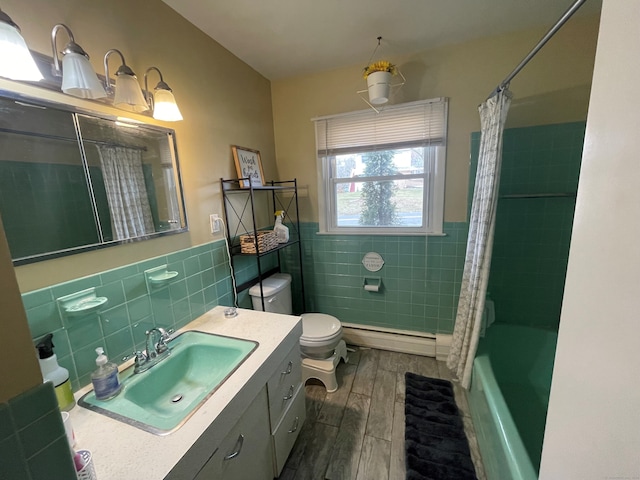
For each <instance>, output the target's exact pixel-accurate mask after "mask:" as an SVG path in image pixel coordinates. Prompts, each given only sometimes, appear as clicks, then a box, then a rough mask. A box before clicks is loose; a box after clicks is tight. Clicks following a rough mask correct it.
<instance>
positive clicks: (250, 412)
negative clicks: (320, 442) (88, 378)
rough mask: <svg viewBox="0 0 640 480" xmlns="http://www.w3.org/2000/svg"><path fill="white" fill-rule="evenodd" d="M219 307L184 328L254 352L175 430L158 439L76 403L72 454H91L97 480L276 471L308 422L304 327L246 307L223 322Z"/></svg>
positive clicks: (232, 475)
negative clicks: (251, 346) (241, 343)
mask: <svg viewBox="0 0 640 480" xmlns="http://www.w3.org/2000/svg"><path fill="white" fill-rule="evenodd" d="M224 310H225V307H215V308H214V309H212V310H210V311H209V312H207V313H205V314H204V315H203V316H201V317H199V318H198V319H196V320H194V321H193V322H191V323H189V324H188V325H187V326H186V327H185V328H183V329H181V331H188V330H198V331H201V332H207V333H214V334H218V335H225V336H230V337H236V338H242V339H247V340H252V341H255V342H257V343H258V347H257V348H256V349H255V350H254V351H253V352H252V353H251V354H250V355H249V356H248V357H247V359H246V360H245V361H244V362H243V363H242V364H241V365H240V366H239V367H238V368H237V370H235V372H234V373H233V374H232V375H231V376H230V377H229V378H228V379H227V380H226V381H225V382H224V383H222V384H221V385H220V386H219V387H218V389H217V390H216V391H215V393H214V394H213V395H212V396H211V397H210V398H208V399H207V400H206V402H205V403H204V404H202V405H201V406H200V407H199V408H198V409H197V410H196V411H195V412H194V413H193V415H192V416H191V417H190V418H189V419H188V420H187V421H186V422H185V423H184V424H183V425H182V426H181V427H180V428H179V429H178V430H176V431H174V432H172V433H169V434H167V435H156V434H153V433H149V432H146V431H143V430H141V429H139V428H137V427H135V426H132V425H129V424H126V423H123V422H121V421H118V420H115V419H112V418H109V417H108V416H105V415H102V414H100V413H97V412H94V411H91V410H88V409H85V408H82V407H80V406H76V407H74V408H73V409H72V410H71V412H70V414H71V421H72V425H73V428H74V431H75V435H76V442H77V443H76V446H75V450H81V449H84V450H89V451H91V453H92V455H93V462H94V466H95V469H96V475H97V477H98V479H100V480H110V479H113V480H115V479H118V480H120V479H122V478H138V477H141V478H142V477H144V478H147V479H162V478H168V479H180V480H184V479H197V480H205V479H226V478H228V479H234V480H235V479H242V478H247V479H249V478H251V479H262V478H264V479H271V478H273V477H277V476H278V475H279V474H280V472H281V471H282V468H283V466H284V463H285V462H286V459H287V457H288V456H289V453H290V452H291V449H292V447H293V444H294V442H295V440H296V438H297V436H298V434H299V432H300V429H301V428H302V424H303V422H304V420H305V395H304V388H303V385H302V381H301V372H300V368H301V362H300V351H299V339H300V335H301V334H302V322H301V320H300V317H296V316H291V315H280V314H274V313H268V312H257V311H254V310H244V309H238V316H236V317H234V318H225V316H224ZM130 362H131V361H130ZM130 362H129V363H127V364H125V365H123V366H122V367H123V368H126V367H128V366H129V365H130ZM154 368H155V367H154ZM141 375H144V373H143V374H141ZM89 389H90V386H88V387H86V388H85V389H82V390H81V391H79V392H77V393H76V397H77V398H79V397H81V396H82V395H83V394H85V393H86V392H87V391H88V390H89Z"/></svg>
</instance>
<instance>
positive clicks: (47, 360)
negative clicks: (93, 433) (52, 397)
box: [36, 333, 76, 411]
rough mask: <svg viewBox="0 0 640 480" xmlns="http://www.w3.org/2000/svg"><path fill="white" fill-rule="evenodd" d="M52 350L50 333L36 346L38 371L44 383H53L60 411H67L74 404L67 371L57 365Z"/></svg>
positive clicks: (51, 335)
mask: <svg viewBox="0 0 640 480" xmlns="http://www.w3.org/2000/svg"><path fill="white" fill-rule="evenodd" d="M53 348H54V345H53V334H52V333H47V334H46V335H45V336H44V338H43V339H42V340H41V341H40V343H38V344H37V345H36V349H37V350H38V361H39V362H40V370H41V371H42V377H43V379H44V381H45V382H52V383H53V387H54V390H55V393H56V398H57V399H58V406H59V407H60V410H64V411H68V410H71V409H72V408H73V407H74V406H75V404H76V400H75V398H73V391H72V390H71V381H70V379H69V370H67V369H66V368H64V367H61V366H60V365H58V357H56V354H55V353H53Z"/></svg>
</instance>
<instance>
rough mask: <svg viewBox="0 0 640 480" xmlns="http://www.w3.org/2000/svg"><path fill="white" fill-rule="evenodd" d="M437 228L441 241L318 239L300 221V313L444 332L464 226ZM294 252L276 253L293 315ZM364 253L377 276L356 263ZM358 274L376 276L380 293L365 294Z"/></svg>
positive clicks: (454, 299) (312, 227)
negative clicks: (288, 278)
mask: <svg viewBox="0 0 640 480" xmlns="http://www.w3.org/2000/svg"><path fill="white" fill-rule="evenodd" d="M444 230H445V233H446V236H443V237H425V236H420V237H408V236H391V235H389V236H378V235H376V236H373V235H357V236H355V235H318V234H317V232H318V224H317V223H304V224H302V225H301V234H302V245H303V265H304V270H303V275H304V287H305V299H306V311H308V312H321V313H327V314H330V315H334V316H336V317H337V318H339V319H340V320H341V321H342V322H346V323H357V324H363V325H369V326H378V327H386V328H394V329H401V330H413V331H419V332H430V333H451V332H452V331H453V322H454V319H455V310H456V307H457V303H458V295H459V292H460V281H461V279H462V268H463V264H464V254H465V249H466V241H467V224H466V223H464V222H461V223H445V228H444ZM294 250H295V249H289V250H286V251H285V252H286V253H283V255H285V256H286V258H285V264H286V265H287V268H284V270H285V271H287V272H291V273H292V274H293V275H294V279H295V280H296V281H294V283H293V285H294V311H296V312H301V302H300V298H301V295H300V282H299V281H297V277H299V272H297V271H296V270H295V266H296V265H298V261H297V251H294ZM371 251H374V252H378V253H379V254H380V255H381V256H382V257H383V259H384V261H385V264H384V266H383V267H382V270H380V271H379V272H369V271H368V270H366V269H365V268H364V266H363V265H362V257H363V256H364V254H365V253H367V252H371ZM365 276H366V277H380V278H381V279H382V284H383V289H382V291H381V292H379V293H374V292H368V291H365V290H364V288H363V282H364V278H365Z"/></svg>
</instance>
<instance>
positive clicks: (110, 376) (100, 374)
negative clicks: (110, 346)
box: [91, 347, 122, 400]
mask: <svg viewBox="0 0 640 480" xmlns="http://www.w3.org/2000/svg"><path fill="white" fill-rule="evenodd" d="M96 353H97V354H98V358H96V365H97V366H98V368H97V369H96V370H95V371H94V372H93V373H92V374H91V383H93V392H94V393H95V395H96V398H97V399H98V400H109V399H110V398H113V397H115V396H116V395H118V394H119V393H120V390H122V385H120V379H119V378H118V366H117V365H116V364H115V363H113V362H110V361H109V359H108V358H107V356H106V355H105V354H104V349H103V348H102V347H98V348H96Z"/></svg>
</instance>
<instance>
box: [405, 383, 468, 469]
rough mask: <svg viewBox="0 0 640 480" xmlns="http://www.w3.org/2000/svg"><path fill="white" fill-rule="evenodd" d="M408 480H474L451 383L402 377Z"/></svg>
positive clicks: (466, 442)
mask: <svg viewBox="0 0 640 480" xmlns="http://www.w3.org/2000/svg"><path fill="white" fill-rule="evenodd" d="M405 382H406V388H407V390H406V396H405V410H404V412H405V458H406V470H407V480H477V477H476V473H475V468H474V466H473V462H472V460H471V453H470V451H469V443H468V441H467V437H466V435H465V433H464V425H463V423H462V417H461V415H460V412H459V411H458V407H457V405H456V402H455V399H454V395H453V386H452V385H451V382H448V381H446V380H440V379H436V378H428V377H423V376H421V375H416V374H415V373H409V372H407V373H406V374H405Z"/></svg>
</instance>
